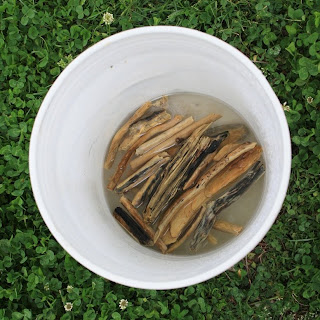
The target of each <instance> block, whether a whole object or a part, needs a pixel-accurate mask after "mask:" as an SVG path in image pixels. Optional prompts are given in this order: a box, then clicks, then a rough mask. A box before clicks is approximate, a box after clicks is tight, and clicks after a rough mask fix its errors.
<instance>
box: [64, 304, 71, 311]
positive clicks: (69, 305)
mask: <svg viewBox="0 0 320 320" xmlns="http://www.w3.org/2000/svg"><path fill="white" fill-rule="evenodd" d="M72 307H73V304H72V303H71V302H67V303H66V304H65V305H64V310H66V311H67V312H68V311H71V310H72Z"/></svg>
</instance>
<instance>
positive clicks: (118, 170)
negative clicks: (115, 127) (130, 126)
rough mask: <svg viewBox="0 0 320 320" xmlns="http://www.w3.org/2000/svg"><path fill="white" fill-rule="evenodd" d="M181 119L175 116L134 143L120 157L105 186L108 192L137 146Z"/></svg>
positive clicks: (124, 168)
mask: <svg viewBox="0 0 320 320" xmlns="http://www.w3.org/2000/svg"><path fill="white" fill-rule="evenodd" d="M182 118H183V117H182V116H181V115H176V116H175V117H174V118H173V119H172V120H170V121H168V122H165V123H163V124H161V125H159V126H157V127H154V128H152V129H150V130H149V131H148V132H147V133H146V134H145V135H144V136H142V137H141V138H139V140H138V141H136V142H135V143H134V144H133V145H132V146H131V148H130V149H129V150H128V151H127V152H126V153H125V155H124V156H123V157H122V159H121V161H120V163H119V165H118V167H117V170H116V172H115V173H114V175H113V176H112V178H111V179H110V181H109V183H108V185H107V188H108V189H109V190H114V188H115V187H116V185H117V184H118V182H119V180H120V178H121V176H122V175H123V173H124V171H125V170H126V168H127V164H128V162H129V160H130V159H131V157H132V156H133V155H134V152H135V150H136V148H137V147H138V146H140V145H141V144H142V143H143V142H145V141H147V140H148V139H151V138H152V137H153V136H155V135H156V134H159V133H161V132H163V131H166V130H168V129H170V128H172V127H173V126H175V125H176V124H177V123H179V122H180V121H181V120H182Z"/></svg>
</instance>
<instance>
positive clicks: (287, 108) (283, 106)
mask: <svg viewBox="0 0 320 320" xmlns="http://www.w3.org/2000/svg"><path fill="white" fill-rule="evenodd" d="M282 108H283V110H284V111H290V110H291V109H290V107H289V106H287V102H285V103H283V105H282Z"/></svg>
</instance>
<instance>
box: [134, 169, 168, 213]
mask: <svg viewBox="0 0 320 320" xmlns="http://www.w3.org/2000/svg"><path fill="white" fill-rule="evenodd" d="M163 171H164V168H163V167H160V168H159V169H158V170H157V171H156V172H155V173H154V174H153V175H151V176H150V177H149V178H148V180H147V181H146V182H145V183H144V185H143V186H142V187H141V189H140V190H139V191H138V192H137V193H136V194H135V196H134V198H133V200H132V205H133V206H134V207H135V208H138V207H140V206H141V205H142V203H143V202H145V201H149V200H150V198H151V197H152V195H153V194H154V192H155V190H156V188H157V187H158V185H159V184H160V182H161V180H162V178H163Z"/></svg>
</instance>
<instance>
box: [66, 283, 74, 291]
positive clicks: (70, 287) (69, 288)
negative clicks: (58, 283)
mask: <svg viewBox="0 0 320 320" xmlns="http://www.w3.org/2000/svg"><path fill="white" fill-rule="evenodd" d="M72 289H73V286H71V285H70V284H68V286H67V291H68V292H69V293H70V292H72Z"/></svg>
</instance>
